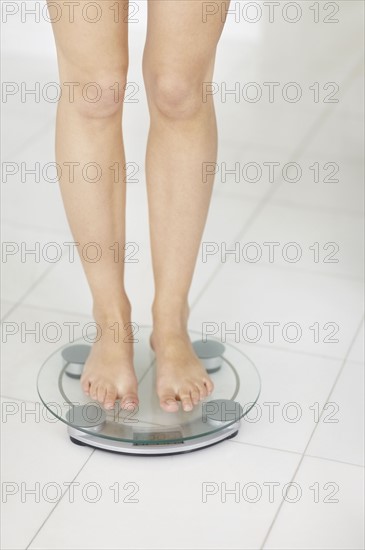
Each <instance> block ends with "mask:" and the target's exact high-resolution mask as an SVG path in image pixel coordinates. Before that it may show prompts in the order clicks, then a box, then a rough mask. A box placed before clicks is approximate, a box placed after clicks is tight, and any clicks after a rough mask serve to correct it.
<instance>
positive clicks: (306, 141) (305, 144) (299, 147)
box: [191, 56, 363, 310]
mask: <svg viewBox="0 0 365 550" xmlns="http://www.w3.org/2000/svg"><path fill="white" fill-rule="evenodd" d="M362 62H363V56H361V59H360V60H358V61H357V62H356V63H355V64H354V66H353V67H352V69H351V70H350V71H349V73H348V75H347V77H346V78H345V79H344V83H343V85H342V92H344V90H347V89H348V88H349V86H350V85H351V83H352V80H353V78H354V74H356V72H357V70H358V67H359V65H361V67H362ZM333 110H334V109H333V105H332V104H329V105H328V106H327V108H325V109H324V110H323V111H322V112H321V114H320V115H319V116H318V117H317V119H316V120H315V121H314V123H313V124H312V126H311V127H310V128H309V130H308V131H307V132H306V134H305V135H304V136H303V137H302V139H301V140H300V141H299V144H298V145H297V146H296V148H294V151H293V152H292V153H291V155H289V161H288V162H290V161H291V160H292V159H294V160H295V158H296V157H298V156H299V155H300V154H303V151H305V150H306V148H307V147H308V144H309V141H310V139H311V138H312V137H313V135H316V133H317V132H318V130H319V128H320V127H321V126H322V125H323V124H324V122H325V121H326V119H327V118H328V117H329V116H331V114H332V112H333ZM282 184H283V180H281V181H280V183H278V184H275V182H274V183H273V187H271V188H270V189H269V190H268V192H267V193H266V194H265V195H264V196H263V198H262V199H261V201H260V202H259V203H258V205H257V206H256V208H255V209H254V210H253V212H252V213H251V215H250V216H249V217H248V219H247V221H246V222H245V223H244V225H243V228H242V229H241V231H239V232H238V234H237V236H236V238H235V239H234V240H233V242H236V241H240V239H242V237H243V236H244V235H245V233H246V232H247V230H248V228H249V227H250V226H251V224H252V223H253V221H254V219H255V218H256V216H258V215H259V214H260V212H261V211H262V210H263V209H264V208H265V206H266V205H267V204H268V203H269V201H270V199H271V198H272V197H273V196H274V195H275V193H276V192H277V190H278V189H279V188H280V187H281V185H282ZM274 185H275V187H274ZM227 263H228V262H227ZM222 268H223V264H220V265H218V266H217V267H216V269H215V270H213V273H212V275H211V277H209V279H208V281H207V283H206V285H205V286H204V287H203V288H202V289H201V291H200V292H199V294H198V296H197V297H196V298H195V300H194V302H193V303H192V305H191V310H192V309H193V308H194V307H195V306H196V304H197V303H198V302H199V300H200V299H201V297H202V296H203V294H204V293H205V292H206V290H207V288H208V287H209V286H210V285H211V283H212V281H213V280H214V279H215V277H216V276H217V275H218V273H219V271H220V270H221V269H222Z"/></svg>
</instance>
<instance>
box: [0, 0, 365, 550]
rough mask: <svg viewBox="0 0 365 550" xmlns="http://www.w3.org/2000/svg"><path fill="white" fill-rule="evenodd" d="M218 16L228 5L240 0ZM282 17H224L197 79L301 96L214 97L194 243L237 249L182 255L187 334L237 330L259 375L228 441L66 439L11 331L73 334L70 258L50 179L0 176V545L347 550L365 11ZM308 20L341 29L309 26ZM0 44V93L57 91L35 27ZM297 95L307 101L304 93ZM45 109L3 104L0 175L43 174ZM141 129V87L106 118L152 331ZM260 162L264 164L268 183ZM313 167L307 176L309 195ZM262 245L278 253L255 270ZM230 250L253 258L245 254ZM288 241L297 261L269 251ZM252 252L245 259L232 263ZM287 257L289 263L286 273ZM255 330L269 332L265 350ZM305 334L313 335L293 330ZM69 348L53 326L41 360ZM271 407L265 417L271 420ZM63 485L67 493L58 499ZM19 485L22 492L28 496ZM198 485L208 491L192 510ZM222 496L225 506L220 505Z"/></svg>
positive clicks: (356, 384)
mask: <svg viewBox="0 0 365 550" xmlns="http://www.w3.org/2000/svg"><path fill="white" fill-rule="evenodd" d="M232 4H234V5H235V6H236V5H239V7H241V8H242V7H243V4H244V2H234V3H232ZM257 4H261V3H257ZM285 4H286V3H285V2H281V3H280V9H279V11H278V16H277V17H276V19H275V22H274V23H269V22H268V19H267V16H265V15H263V17H262V20H261V21H260V23H256V24H253V23H247V22H246V23H245V22H243V21H241V20H240V21H237V22H235V21H234V18H233V17H232V16H231V18H230V20H228V21H227V27H226V29H225V32H224V34H223V37H222V41H221V44H220V47H219V50H218V55H217V66H216V73H215V81H216V82H218V83H222V82H224V81H225V82H226V83H227V87H232V85H234V83H235V82H240V83H245V82H252V81H256V82H268V81H275V82H276V81H279V82H280V83H286V82H293V81H295V82H298V83H300V84H301V86H302V90H303V97H302V100H301V101H299V102H297V103H288V102H285V101H283V99H282V97H281V95H280V96H279V98H278V99H277V101H275V102H274V103H272V104H271V103H269V102H268V101H267V99H263V100H261V101H258V102H257V103H248V102H245V101H243V100H242V101H240V102H238V103H236V102H235V101H234V100H232V99H230V98H228V100H227V102H222V101H221V98H220V96H219V94H218V95H217V96H216V107H217V115H218V121H219V127H220V148H219V168H220V170H219V173H218V174H217V179H216V187H215V191H214V196H213V201H212V207H211V211H210V217H209V220H208V223H207V227H206V231H205V234H204V238H203V241H204V242H217V243H218V245H219V247H220V252H221V249H222V246H223V245H222V243H224V244H225V245H226V246H227V248H229V249H231V248H233V246H234V245H235V243H239V246H240V251H241V256H240V258H239V261H234V258H233V257H232V256H229V257H228V258H227V261H224V262H223V261H222V258H221V255H220V253H218V254H215V255H214V256H211V257H209V258H208V261H207V262H203V261H202V259H201V258H200V259H199V262H198V265H197V270H196V276H195V279H194V283H193V286H192V290H191V303H192V306H193V308H192V316H191V328H193V329H197V330H200V329H201V326H202V323H204V322H205V321H209V322H215V323H217V327H218V329H219V330H218V335H220V336H222V335H223V331H222V329H223V328H224V323H225V324H226V326H227V329H230V328H232V327H233V325H234V324H235V323H239V328H240V329H241V330H240V334H239V337H238V340H239V341H238V342H237V341H236V345H237V346H239V347H240V348H241V349H242V350H243V351H244V352H245V353H246V354H247V355H249V356H250V357H251V358H252V360H253V361H254V363H255V364H256V365H257V367H258V369H259V371H260V374H261V377H262V394H261V396H260V400H259V402H258V405H257V410H256V412H257V411H259V414H260V417H259V419H256V420H255V419H253V417H251V418H247V419H245V420H243V421H242V427H241V430H240V432H239V434H238V436H237V437H236V438H235V439H233V440H230V441H226V442H224V443H222V444H220V445H218V446H215V447H212V448H210V449H206V450H204V451H201V452H198V453H194V454H188V455H179V456H175V457H162V458H155V459H149V458H144V457H140V458H133V457H129V458H128V457H125V456H118V455H112V454H108V453H104V452H101V451H97V450H94V451H93V450H91V449H88V448H83V447H76V446H74V445H73V444H71V442H69V440H68V438H67V436H66V433H65V430H64V426H63V424H61V423H60V422H58V421H57V422H52V421H51V419H50V418H49V417H47V416H46V415H45V413H44V411H43V409H42V408H41V406H40V403H39V400H38V395H37V392H36V386H35V383H36V375H37V372H38V369H39V367H40V365H41V363H42V362H43V360H44V359H45V358H46V357H47V355H49V354H50V353H51V351H53V349H54V348H55V344H53V343H51V342H47V341H46V340H45V339H44V338H41V339H40V341H39V342H36V341H35V339H34V338H32V337H28V338H26V340H25V341H24V339H22V331H21V323H25V326H27V327H28V328H29V327H31V326H33V325H35V323H37V322H39V323H40V326H41V327H43V326H45V325H46V324H47V323H52V322H53V323H54V322H56V323H58V324H59V326H61V327H65V326H66V323H68V322H75V323H78V329H77V331H76V333H77V335H78V334H79V332H78V331H79V330H80V327H82V326H83V325H84V324H85V323H87V322H88V321H90V320H91V317H90V312H91V299H90V292H89V290H88V288H87V287H86V284H85V280H84V276H83V272H82V269H81V265H80V262H79V261H78V260H77V259H76V261H75V263H70V261H69V260H68V257H67V253H66V252H67V250H66V247H65V245H64V243H65V242H67V241H70V240H72V239H71V237H70V232H69V229H68V227H67V223H66V217H65V214H64V211H63V207H62V204H61V201H60V196H59V191H58V187H57V185H56V184H50V183H47V182H44V181H41V182H40V183H32V182H31V181H30V180H28V181H27V183H23V182H22V181H21V178H20V175H19V174H18V175H17V176H13V177H9V179H8V181H7V182H4V181H3V185H2V199H3V201H2V202H3V224H2V230H3V233H2V236H3V239H2V240H3V241H4V242H6V243H13V244H8V248H7V251H8V253H9V255H8V256H3V264H2V271H3V278H2V281H3V283H2V304H1V305H2V319H3V339H2V341H3V353H2V387H1V394H2V401H1V403H2V447H1V451H2V478H3V498H2V502H3V507H2V526H3V529H2V547H3V548H4V549H7V550H8V549H9V550H10V549H25V548H30V549H34V550H36V549H43V548H44V549H46V548H47V549H54V550H60V549H73V548H78V549H85V548H89V549H95V550H96V549H98V550H101V549H103V548H108V549H109V548H110V549H111V548H118V549H125V550H127V549H132V548H133V549H136V550H137V549H145V548H151V549H156V550H157V549H164V548H169V549H176V550H177V549H198V548H199V549H200V548H201V549H208V548H209V549H220V550H228V549H250V550H252V549H259V548H260V549H262V548H265V549H275V550H279V549H284V548H288V549H289V548H290V549H301V550H309V549H311V550H312V549H313V550H333V549H344V550H349V549H351V550H354V549H363V548H364V535H363V515H364V503H363V483H364V481H363V466H364V455H363V449H364V436H363V433H364V374H363V362H364V352H363V349H364V336H363V332H364V324H363V317H364V302H363V290H362V289H363V285H362V280H363V250H364V248H363V240H362V229H363V157H362V151H363V146H364V140H363V128H364V122H363V99H364V87H363V72H362V71H363V59H362V57H361V52H362V48H361V46H362V43H363V37H364V29H363V16H364V5H363V3H362V2H360V1H346V2H345V1H337V2H332V3H329V4H331V6H329V4H328V3H327V4H326V5H327V8H326V10H327V11H325V7H324V5H323V3H318V6H319V9H320V22H319V23H314V22H313V14H314V12H313V10H312V11H311V10H310V9H309V6H310V4H311V3H309V2H305V1H299V2H297V4H299V5H300V7H301V9H302V18H301V20H300V21H298V22H297V23H295V24H289V23H286V22H285V21H284V20H283V18H282V17H281V15H280V14H281V9H282V8H283V7H284V5H285ZM138 5H139V7H140V13H141V24H139V25H133V26H132V28H131V37H130V48H131V52H130V56H131V61H130V66H131V69H130V80H131V81H135V82H139V83H140V84H141V85H142V77H141V71H140V59H141V53H142V49H143V41H144V33H145V24H144V16H143V14H144V13H145V8H146V3H145V2H144V1H139V2H138ZM316 5H317V4H316ZM337 7H339V11H338V13H337V14H334V15H332V16H331V13H332V11H335V10H336V9H337ZM263 14H265V11H263ZM325 16H327V17H329V18H332V19H333V18H336V17H337V18H338V19H339V22H338V23H332V24H331V23H324V22H323V18H324V17H325ZM32 28H33V31H37V32H36V33H33V31H32ZM4 33H5V38H6V37H8V46H7V47H5V48H4V54H3V76H4V80H6V81H15V82H22V81H25V82H28V83H32V82H34V81H40V82H47V81H50V80H51V81H57V69H56V65H55V59H54V46H53V42H52V36H51V32H50V29H49V27H48V26H46V25H45V24H42V25H40V26H39V25H38V28H36V27H35V25H33V27H32V25H27V26H24V24H22V23H20V22H19V21H17V20H16V19H14V18H13V20H10V22H9V23H8V24H7V25H4ZM315 82H318V83H319V84H320V97H321V100H320V101H319V102H314V101H313V91H311V90H310V89H309V87H310V86H312V85H313V83H315ZM327 82H335V83H337V84H338V86H339V92H338V94H337V96H338V98H339V102H338V103H325V102H324V101H323V98H324V97H325V96H326V95H327V94H329V93H330V92H331V88H328V89H325V88H324V87H323V86H324V85H325V84H326V83H327ZM54 114H55V105H54V104H50V103H45V102H41V103H40V104H37V103H32V102H27V103H21V102H19V99H17V98H16V96H14V97H13V98H11V100H9V101H8V102H7V103H6V104H4V105H3V115H4V116H3V136H4V138H5V139H4V148H3V157H4V161H6V162H17V163H21V162H25V163H27V164H31V163H33V164H34V163H35V162H40V163H41V164H45V163H47V162H52V161H53V160H54V158H53V134H54ZM147 127H148V120H147V107H146V102H145V98H144V94H143V93H141V102H140V103H138V104H129V105H127V106H126V115H125V121H124V128H125V136H126V150H127V156H128V160H130V161H133V162H137V163H138V164H139V165H140V171H139V174H138V182H137V183H133V184H130V186H129V197H130V200H129V204H128V208H129V210H128V239H127V240H129V241H135V242H137V243H138V244H139V246H140V253H139V259H140V261H139V263H137V264H129V265H128V269H127V289H128V291H129V293H130V296H131V299H132V301H133V304H134V315H135V318H134V320H135V321H136V322H137V323H141V324H146V323H149V322H150V311H149V304H150V302H151V298H152V292H153V288H152V272H151V267H150V254H149V249H148V227H147V209H146V202H145V201H146V197H145V190H144V174H143V165H144V146H145V139H146V132H147ZM136 136H138V137H137V139H136ZM253 162H255V163H257V164H258V165H259V168H260V169H261V170H262V174H261V177H260V178H258V180H257V181H256V182H253V181H249V179H250V178H251V180H252V178H253V177H254V175H255V174H254V172H246V173H244V169H245V165H246V164H247V163H253ZM268 162H276V163H279V168H278V169H277V172H276V177H275V178H274V180H273V181H269V178H268V168H267V165H265V164H264V163H268ZM288 162H295V163H297V164H298V165H299V166H300V169H301V177H300V178H299V180H298V181H296V182H293V181H288V179H290V178H293V174H294V172H293V171H290V170H289V172H287V176H288V177H286V173H285V172H283V166H284V165H285V164H286V163H288ZM223 163H226V166H227V169H231V168H232V166H233V165H234V164H235V163H239V168H240V174H239V175H238V181H235V177H234V176H232V175H228V176H227V179H226V180H225V179H224V177H223V176H222V168H223ZM316 163H318V164H317V165H316ZM327 163H330V164H329V165H328V164H327ZM331 163H332V164H331ZM336 165H337V167H338V171H337V172H336V173H335V171H334V170H333V167H334V166H335V167H336ZM313 166H318V168H319V174H318V181H316V180H315V177H314V169H313ZM245 174H246V177H245ZM331 176H332V177H331ZM334 180H335V181H334ZM141 208H143V212H142V213H141ZM50 241H52V242H55V243H57V245H58V247H59V250H60V251H61V252H62V259H61V260H60V261H58V262H55V263H53V262H51V261H49V259H48V258H47V257H45V256H44V255H41V257H40V258H39V261H33V259H32V257H31V256H28V257H27V259H26V261H24V259H23V260H22V258H21V254H20V252H19V251H18V250H21V247H22V246H28V247H29V248H31V247H32V246H34V243H36V242H38V243H40V244H39V246H40V247H41V250H44V244H45V243H46V242H50ZM268 242H271V243H272V242H277V243H279V244H278V247H277V248H275V256H274V259H273V261H270V257H269V255H268V246H267V245H265V244H264V243H268ZM22 243H23V244H22ZM247 243H256V245H255V248H254V247H253V246H251V247H246V248H244V246H245V245H247ZM287 243H296V248H295V249H294V248H293V246H291V247H287V248H285V245H287ZM315 243H318V244H317V245H315ZM329 243H334V244H332V245H331V244H329ZM12 247H13V248H12ZM14 247H15V248H14ZM17 247H19V248H17ZM337 247H338V248H337ZM257 250H260V251H261V252H262V257H261V258H260V259H258V261H256V262H252V261H250V260H252V257H253V256H252V255H253V254H254V253H255V251H257ZM298 250H299V251H300V252H301V257H300V258H299V259H298V261H296V262H293V261H290V260H291V258H292V254H293V253H294V252H295V251H298ZM315 253H316V254H318V258H317V256H314V254H315ZM283 254H284V256H285V254H286V256H285V257H283ZM331 254H332V256H331ZM331 258H332V259H335V260H338V261H337V262H329V260H330V259H331ZM249 322H255V323H257V324H258V325H259V326H260V328H261V330H262V333H261V335H260V336H259V337H258V338H257V341H256V342H255V343H253V342H252V339H253V334H252V332H245V325H246V324H247V323H249ZM268 322H277V323H280V325H279V326H278V330H277V332H276V333H275V338H274V341H270V339H269V337H268V331H267V330H266V328H265V325H264V323H268ZM286 323H296V324H297V325H296V326H297V327H299V330H300V331H301V335H300V338H298V341H297V342H295V343H294V342H291V341H290V339H291V338H292V337H293V333H290V332H289V333H288V334H287V336H285V333H284V332H283V327H284V325H285V324H286ZM316 323H317V324H318V325H317V326H318V328H319V334H318V341H316V340H315V337H314V330H313V328H312V329H311V328H310V327H313V326H314V325H315V324H316ZM336 327H337V328H336ZM334 328H336V331H334ZM12 331H13V332H14V334H12ZM332 332H336V333H335V334H333V335H332V337H331V333H332ZM67 337H68V335H67V333H66V331H62V334H61V337H60V340H59V342H58V343H57V346H60V345H62V344H63V343H64V342H65V341H67ZM227 338H228V340H231V341H232V340H233V339H234V337H233V335H232V334H231V335H229V336H228V337H227ZM236 340H237V339H236ZM328 340H335V341H328ZM270 403H276V408H275V416H274V419H273V421H271V419H270V417H269V405H270ZM290 403H294V404H295V405H296V407H297V408H298V410H299V411H300V418H299V420H298V421H297V422H295V423H294V422H290V421H289V409H288V408H287V407H288V404H290ZM29 411H34V414H33V415H32V414H29ZM71 482H74V483H75V484H77V485H75V486H74V497H73V498H72V492H71V489H70V488H68V484H70V483H71ZM288 483H291V485H290V490H289V492H287V490H288V488H289V487H288V486H287V484H288ZM47 484H48V485H47ZM111 487H113V488H114V489H111ZM32 488H33V489H36V493H37V491H38V493H39V498H38V496H37V494H34V493H33V494H30V493H27V492H26V491H27V490H30V489H32ZM96 488H97V489H98V490H99V494H98V495H97V494H96V493H95V490H96ZM117 488H118V489H119V495H118V498H117V499H116V500H117V502H115V495H116V493H115V491H116V489H117ZM207 488H208V489H210V490H212V488H213V489H214V491H215V494H209V495H208V496H207V497H206V498H205V499H204V491H205V490H206V489H207ZM270 488H271V491H270ZM225 489H227V490H231V489H236V491H237V493H236V495H235V494H232V493H230V494H227V496H226V500H225V499H224V491H225ZM93 491H94V492H93ZM93 499H94V500H95V502H92V500H93Z"/></svg>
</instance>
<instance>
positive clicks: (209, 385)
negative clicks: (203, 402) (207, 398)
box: [204, 378, 214, 395]
mask: <svg viewBox="0 0 365 550" xmlns="http://www.w3.org/2000/svg"><path fill="white" fill-rule="evenodd" d="M204 384H205V387H206V388H207V392H208V395H210V394H211V393H212V392H213V390H214V384H213V382H212V381H211V380H210V378H207V379H206V380H204Z"/></svg>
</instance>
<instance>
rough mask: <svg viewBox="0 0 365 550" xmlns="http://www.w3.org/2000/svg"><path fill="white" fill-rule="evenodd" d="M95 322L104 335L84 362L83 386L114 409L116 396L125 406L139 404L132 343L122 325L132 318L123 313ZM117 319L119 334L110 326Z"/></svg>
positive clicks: (94, 397)
mask: <svg viewBox="0 0 365 550" xmlns="http://www.w3.org/2000/svg"><path fill="white" fill-rule="evenodd" d="M95 319H98V317H97V316H95ZM96 322H97V323H98V324H99V326H100V327H101V333H102V335H101V337H100V338H99V340H98V341H96V342H95V343H94V344H93V346H92V349H91V352H90V355H89V357H88V359H87V361H86V363H85V366H84V370H83V373H82V377H81V386H82V389H83V390H84V392H85V394H86V395H90V397H91V398H92V399H95V400H97V401H99V403H100V404H101V405H103V406H104V407H105V408H106V409H112V408H113V407H114V405H115V401H116V400H120V407H121V408H122V409H132V408H135V407H136V406H137V405H138V396H137V389H138V381H137V378H136V375H135V372H134V367H133V343H131V342H130V341H129V340H130V337H129V336H128V330H124V328H123V327H125V325H126V323H128V322H129V321H126V317H124V318H123V319H122V318H119V319H118V320H117V319H116V318H114V319H113V320H110V319H109V321H107V320H106V319H103V321H102V322H101V321H100V320H99V321H98V320H97V321H96ZM115 323H118V326H119V338H118V334H117V333H116V332H115V331H114V330H112V329H111V328H110V327H111V326H112V325H114V327H115V326H116V325H115ZM129 332H130V331H129Z"/></svg>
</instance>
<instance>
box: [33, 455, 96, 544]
mask: <svg viewBox="0 0 365 550" xmlns="http://www.w3.org/2000/svg"><path fill="white" fill-rule="evenodd" d="M95 450H96V449H93V450H92V451H91V452H90V454H89V456H88V457H87V459H86V460H85V462H84V463H83V464H82V466H81V468H80V469H79V471H78V472H77V473H76V475H75V476H74V478H73V479H72V481H71V484H72V483H73V482H74V481H75V479H77V477H78V475H79V474H80V473H81V472H82V470H83V469H84V468H85V466H86V464H87V463H88V462H89V460H90V459H91V457H92V456H93V454H94V453H95ZM71 484H70V485H71ZM70 485H69V486H68V487H67V489H66V491H65V492H64V493H63V494H62V496H61V498H60V499H59V500H58V501H57V502H56V504H55V505H54V506H53V508H52V509H51V510H50V512H49V513H48V514H47V516H46V518H45V519H44V521H43V522H42V524H41V525H40V527H39V528H38V529H37V531H36V533H35V534H34V535H33V537H32V538H31V540H30V541H29V543H28V544H27V546H26V547H25V550H28V548H29V547H30V545H31V544H32V542H33V541H34V540H35V539H36V538H37V536H38V535H39V533H40V532H41V530H42V529H43V527H44V526H45V524H46V523H47V521H48V520H49V518H50V517H51V515H52V514H53V512H54V511H55V509H56V508H57V506H58V505H59V503H60V502H61V500H63V497H64V496H65V495H66V494H67V493H68V492H69V490H70Z"/></svg>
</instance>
